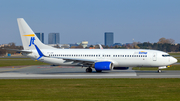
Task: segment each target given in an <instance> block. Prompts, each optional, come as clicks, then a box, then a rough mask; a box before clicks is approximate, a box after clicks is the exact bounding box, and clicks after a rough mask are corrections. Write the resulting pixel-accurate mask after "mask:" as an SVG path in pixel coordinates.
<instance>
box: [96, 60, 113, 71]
mask: <svg viewBox="0 0 180 101" xmlns="http://www.w3.org/2000/svg"><path fill="white" fill-rule="evenodd" d="M113 67H114V66H113V63H111V62H109V61H103V62H96V63H95V64H94V68H95V69H96V70H111V69H113Z"/></svg>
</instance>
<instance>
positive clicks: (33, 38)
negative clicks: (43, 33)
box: [29, 37, 35, 47]
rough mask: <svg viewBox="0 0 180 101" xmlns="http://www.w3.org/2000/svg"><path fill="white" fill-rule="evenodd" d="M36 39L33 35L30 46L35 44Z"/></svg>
mask: <svg viewBox="0 0 180 101" xmlns="http://www.w3.org/2000/svg"><path fill="white" fill-rule="evenodd" d="M34 40H35V37H31V40H30V43H29V47H30V46H31V45H32V44H33V45H34Z"/></svg>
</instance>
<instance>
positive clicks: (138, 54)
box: [25, 49, 177, 67]
mask: <svg viewBox="0 0 180 101" xmlns="http://www.w3.org/2000/svg"><path fill="white" fill-rule="evenodd" d="M41 51H42V53H43V54H44V55H45V56H46V57H42V58H41V59H39V61H42V62H45V63H49V64H54V65H81V64H79V63H75V62H72V61H67V60H64V59H62V58H70V59H75V60H78V59H81V60H88V61H95V62H99V61H110V62H112V63H113V64H114V67H142V66H144V67H162V66H168V65H171V64H173V63H176V62H177V59H175V58H174V57H172V56H169V54H168V53H165V52H162V51H157V50H146V49H53V50H52V49H42V50H41ZM25 55H26V54H25ZM27 56H28V57H31V58H33V59H37V58H38V57H39V54H38V52H37V51H36V50H32V53H31V54H27Z"/></svg>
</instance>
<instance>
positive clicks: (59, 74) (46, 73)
mask: <svg viewBox="0 0 180 101" xmlns="http://www.w3.org/2000/svg"><path fill="white" fill-rule="evenodd" d="M85 69H86V68H82V67H77V66H50V65H39V66H15V67H1V68H0V79H54V78H55V79H56V78H63V79H66V78H72V79H73V78H180V71H170V70H164V71H162V73H157V71H152V70H150V71H147V70H146V71H140V70H132V69H129V70H112V71H103V72H102V73H97V72H96V71H95V70H93V72H92V73H86V72H85Z"/></svg>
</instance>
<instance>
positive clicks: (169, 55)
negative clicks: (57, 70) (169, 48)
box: [162, 55, 170, 57]
mask: <svg viewBox="0 0 180 101" xmlns="http://www.w3.org/2000/svg"><path fill="white" fill-rule="evenodd" d="M162 56H163V57H170V55H162Z"/></svg>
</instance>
